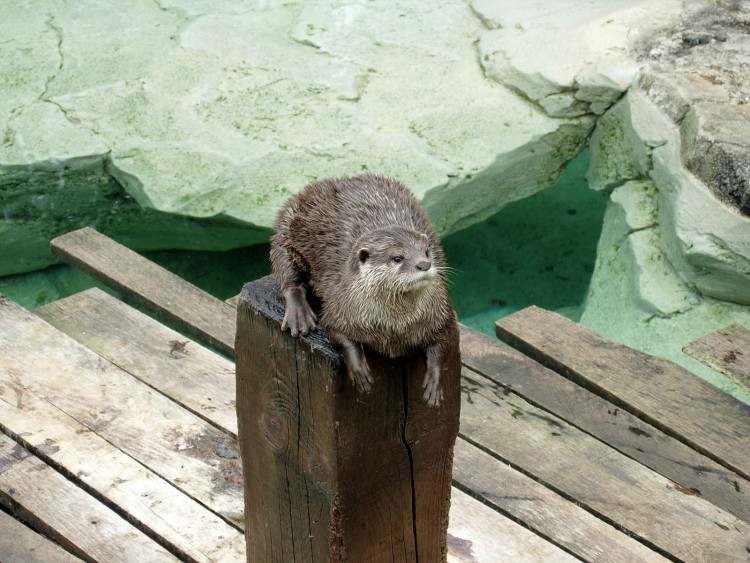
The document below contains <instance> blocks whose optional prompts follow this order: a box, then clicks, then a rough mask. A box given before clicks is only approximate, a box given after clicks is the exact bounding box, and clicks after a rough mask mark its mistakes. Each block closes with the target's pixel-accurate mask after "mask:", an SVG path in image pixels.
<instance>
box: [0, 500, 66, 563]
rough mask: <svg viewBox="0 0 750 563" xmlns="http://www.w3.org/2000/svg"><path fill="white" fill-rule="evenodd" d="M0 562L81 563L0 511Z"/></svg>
mask: <svg viewBox="0 0 750 563" xmlns="http://www.w3.org/2000/svg"><path fill="white" fill-rule="evenodd" d="M0 530H2V531H3V533H2V534H0V561H3V562H6V561H7V562H8V563H13V562H14V561H23V562H24V563H81V559H79V558H78V557H76V556H75V555H72V554H70V553H68V552H67V551H65V550H64V549H63V548H61V547H60V546H59V545H57V544H56V543H53V542H51V541H50V540H48V539H47V538H45V537H44V536H42V535H39V534H37V533H36V532H35V531H33V530H32V529H31V528H27V527H26V526H24V525H23V524H22V523H21V522H19V521H18V520H16V519H15V518H13V517H12V516H10V515H9V514H6V513H5V512H3V511H2V510H0Z"/></svg>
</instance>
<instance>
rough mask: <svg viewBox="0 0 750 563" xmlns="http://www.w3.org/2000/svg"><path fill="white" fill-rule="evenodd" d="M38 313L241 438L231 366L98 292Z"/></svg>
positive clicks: (73, 298) (114, 362)
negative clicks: (238, 432) (238, 431)
mask: <svg viewBox="0 0 750 563" xmlns="http://www.w3.org/2000/svg"><path fill="white" fill-rule="evenodd" d="M34 313H35V314H36V315H37V316H39V317H41V318H43V319H44V320H46V321H47V322H48V323H50V324H51V325H53V326H54V327H56V328H57V329H59V330H61V331H63V332H64V333H66V334H68V335H69V336H71V337H72V338H74V339H75V340H76V341H78V342H80V343H81V344H83V345H84V346H86V348H88V349H89V350H93V351H94V352H96V353H97V354H98V355H100V356H101V357H103V358H105V359H107V360H108V361H110V362H112V363H113V364H115V365H116V366H118V367H119V368H121V369H123V370H124V371H126V372H128V373H129V374H131V375H132V376H134V377H136V378H138V379H140V380H141V381H143V382H144V383H146V384H147V385H149V386H150V387H153V388H154V389H157V390H158V391H159V392H160V393H162V394H164V395H165V396H167V397H169V398H170V399H172V400H173V401H175V402H176V403H178V404H179V405H181V406H183V407H184V408H186V409H188V410H189V411H190V412H192V413H194V414H195V415H196V416H199V417H201V418H202V419H204V420H206V421H207V422H210V423H211V424H213V425H215V426H217V427H218V428H221V429H223V430H224V431H226V432H227V433H229V434H231V435H232V436H233V437H235V438H236V437H237V414H236V411H235V406H234V402H235V399H236V397H235V390H234V364H233V363H232V362H231V361H229V360H227V359H226V358H223V357H221V356H219V355H218V354H215V353H213V352H211V351H210V350H208V349H206V348H204V347H203V346H201V345H200V344H198V343H196V342H194V341H193V340H190V339H188V338H186V337H184V336H183V335H181V334H180V333H178V332H175V331H174V330H172V329H170V328H167V327H166V326H164V325H163V324H161V323H159V322H158V321H156V320H154V319H152V318H151V317H147V316H146V315H144V314H143V313H141V312H139V311H137V310H135V309H133V307H130V306H128V305H126V304H125V303H123V302H122V301H119V300H117V299H115V298H114V297H112V296H110V295H108V294H107V293H104V292H103V291H101V290H100V289H96V288H94V289H89V290H86V291H83V292H81V293H77V294H75V295H71V296H70V297H66V298H65V299H60V300H58V301H54V302H52V303H49V304H48V305H45V306H43V307H39V308H38V309H36V310H35V311H34Z"/></svg>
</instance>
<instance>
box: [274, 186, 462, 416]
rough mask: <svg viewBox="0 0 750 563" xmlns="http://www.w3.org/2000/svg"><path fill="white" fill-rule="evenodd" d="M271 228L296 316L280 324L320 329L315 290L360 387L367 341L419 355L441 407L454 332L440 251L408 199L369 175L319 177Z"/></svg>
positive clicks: (391, 351) (432, 398) (387, 351)
mask: <svg viewBox="0 0 750 563" xmlns="http://www.w3.org/2000/svg"><path fill="white" fill-rule="evenodd" d="M275 228H276V233H275V234H274V236H273V238H272V241H271V262H272V265H273V272H274V276H275V277H276V279H277V281H278V282H279V285H280V286H281V289H282V292H283V293H284V297H285V301H286V307H287V314H288V316H289V317H290V318H287V316H285V320H284V323H285V325H284V326H285V327H287V326H288V327H289V328H290V329H291V331H292V334H293V335H296V332H299V333H302V334H305V333H306V332H307V330H310V329H312V328H314V327H315V321H316V320H317V319H316V318H315V316H314V314H313V313H312V310H311V309H310V308H309V305H308V304H307V302H306V300H305V299H304V290H305V288H306V287H310V288H311V289H312V290H313V291H314V292H315V294H316V296H317V297H318V298H319V299H320V301H321V313H320V323H321V324H322V325H323V327H325V329H326V333H327V335H328V338H329V339H330V340H331V341H332V342H333V343H334V344H337V345H339V346H340V347H341V348H342V349H343V351H344V354H345V359H346V361H347V365H348V367H349V372H350V375H351V376H352V379H353V381H354V382H355V384H357V386H358V387H359V388H360V390H363V391H367V390H368V389H369V383H371V382H372V380H371V378H370V377H369V369H368V368H367V364H366V359H365V357H364V354H363V352H362V348H361V344H365V345H367V346H368V347H370V348H372V349H373V350H375V351H377V352H379V353H380V354H383V355H385V356H389V357H392V358H393V357H399V356H403V355H406V354H408V353H410V352H413V351H416V350H423V351H425V352H426V355H427V367H428V374H427V377H426V378H425V389H426V391H425V400H427V401H428V402H429V403H430V404H432V405H433V406H437V404H439V402H440V390H439V377H440V373H439V364H440V361H441V359H442V356H443V354H444V352H445V349H446V347H447V345H448V343H449V342H450V341H451V339H452V338H455V334H456V331H457V327H456V321H455V314H454V312H453V308H452V306H451V304H450V300H449V298H448V295H447V292H446V289H445V279H444V278H445V274H444V272H445V267H446V266H445V257H444V255H443V250H442V248H441V247H440V243H439V241H438V238H437V235H436V233H435V230H434V229H433V227H432V225H431V223H430V221H429V219H428V218H427V215H426V214H425V212H424V210H423V209H422V208H421V206H420V205H419V203H418V202H417V200H416V199H415V198H414V196H413V195H412V194H411V192H409V190H408V189H406V188H405V187H404V186H403V185H402V184H400V183H399V182H397V181H395V180H391V179H388V178H385V177H381V176H375V175H372V174H364V175H360V176H355V177H351V178H340V179H328V180H321V181H318V182H314V183H312V184H309V185H308V186H306V187H305V188H304V190H302V191H301V192H300V193H298V194H296V195H294V196H292V197H291V198H289V200H287V202H286V203H285V204H284V205H283V206H282V208H281V209H280V211H279V213H278V216H277V218H276V224H275ZM395 256H398V257H402V258H403V259H402V260H401V262H399V263H396V262H395V261H394V257H395Z"/></svg>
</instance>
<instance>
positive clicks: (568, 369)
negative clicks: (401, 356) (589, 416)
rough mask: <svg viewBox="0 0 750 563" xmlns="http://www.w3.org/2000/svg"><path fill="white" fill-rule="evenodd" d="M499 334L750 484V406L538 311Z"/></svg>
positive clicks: (513, 319) (502, 326)
mask: <svg viewBox="0 0 750 563" xmlns="http://www.w3.org/2000/svg"><path fill="white" fill-rule="evenodd" d="M496 329H497V334H498V337H499V338H500V339H501V340H503V341H505V342H508V343H509V344H511V345H512V346H513V347H514V348H516V349H518V350H520V351H521V352H523V353H524V354H526V355H527V356H529V357H531V358H534V359H536V360H538V361H539V362H540V363H542V364H544V365H546V366H547V367H550V368H551V369H553V370H555V371H557V372H558V373H561V374H563V375H565V376H566V377H568V378H570V379H572V380H574V381H575V382H576V383H578V384H579V385H583V386H585V387H587V388H589V389H592V390H594V391H595V392H596V393H597V394H601V395H603V396H605V397H606V398H607V399H608V400H610V401H611V402H613V403H615V404H616V405H618V406H620V407H621V408H624V409H626V410H628V411H630V412H631V413H633V414H635V415H636V416H638V417H639V418H642V419H644V420H646V421H647V422H649V423H650V424H652V425H654V426H656V427H657V428H659V429H660V430H662V431H663V432H665V433H667V434H669V435H672V436H674V437H676V438H678V439H680V440H681V441H683V442H685V443H686V444H688V445H690V446H691V447H693V448H694V449H697V450H698V451H700V452H701V453H703V454H705V455H707V456H709V457H711V458H712V459H714V461H716V462H717V463H720V464H721V465H724V466H725V467H728V468H729V469H731V470H732V471H735V472H737V473H739V474H740V475H742V476H743V477H744V478H745V479H750V406H748V405H746V404H744V403H742V402H741V401H739V400H737V399H735V398H734V397H732V396H730V395H728V394H726V393H724V392H722V391H720V390H719V389H717V388H716V387H714V386H713V385H711V384H710V383H707V382H705V381H703V380H702V379H699V378H698V377H696V376H695V375H693V374H692V373H690V372H689V371H687V370H685V369H683V368H681V367H679V366H677V365H675V364H673V363H672V362H669V361H667V360H664V359H661V358H657V357H654V356H649V355H647V354H644V353H642V352H638V351H637V350H633V349H632V348H628V347H627V346H623V345H621V344H616V343H614V342H612V341H610V340H607V339H605V338H603V337H601V336H599V335H598V334H595V333H593V332H591V331H589V330H587V329H585V328H583V327H582V326H581V325H578V324H576V323H574V322H572V321H570V320H568V319H565V318H564V317H561V316H560V315H557V314H555V313H550V312H548V311H544V310H542V309H539V308H536V307H529V308H528V309H524V310H523V311H519V312H518V313H514V314H513V315H510V316H508V317H505V318H504V319H501V320H500V321H498V322H497V323H496Z"/></svg>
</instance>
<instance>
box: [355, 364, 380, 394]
mask: <svg viewBox="0 0 750 563" xmlns="http://www.w3.org/2000/svg"><path fill="white" fill-rule="evenodd" d="M349 379H351V380H352V383H354V386H355V387H356V388H357V391H359V392H360V393H369V392H370V389H372V383H373V381H374V380H373V378H372V375H370V368H369V366H368V365H367V362H364V363H363V364H362V365H361V366H358V367H357V369H356V370H355V369H352V367H351V366H349Z"/></svg>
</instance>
